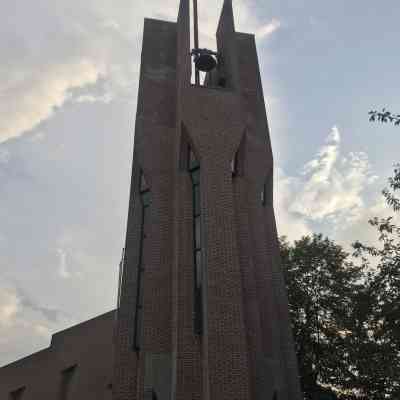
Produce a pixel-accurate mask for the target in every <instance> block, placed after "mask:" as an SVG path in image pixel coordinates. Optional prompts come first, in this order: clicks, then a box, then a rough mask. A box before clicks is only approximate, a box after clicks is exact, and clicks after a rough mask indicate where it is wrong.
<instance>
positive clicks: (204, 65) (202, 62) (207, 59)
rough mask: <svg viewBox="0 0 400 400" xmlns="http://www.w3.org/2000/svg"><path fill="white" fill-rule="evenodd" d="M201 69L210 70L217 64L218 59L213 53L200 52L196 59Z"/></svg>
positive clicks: (198, 67) (197, 66) (196, 63)
mask: <svg viewBox="0 0 400 400" xmlns="http://www.w3.org/2000/svg"><path fill="white" fill-rule="evenodd" d="M194 63H195V65H196V68H197V69H198V70H199V71H203V72H210V71H212V70H213V69H214V68H215V67H216V66H217V61H216V60H215V58H214V57H213V56H212V55H211V54H204V53H203V54H199V55H198V56H197V57H196V59H195V61H194Z"/></svg>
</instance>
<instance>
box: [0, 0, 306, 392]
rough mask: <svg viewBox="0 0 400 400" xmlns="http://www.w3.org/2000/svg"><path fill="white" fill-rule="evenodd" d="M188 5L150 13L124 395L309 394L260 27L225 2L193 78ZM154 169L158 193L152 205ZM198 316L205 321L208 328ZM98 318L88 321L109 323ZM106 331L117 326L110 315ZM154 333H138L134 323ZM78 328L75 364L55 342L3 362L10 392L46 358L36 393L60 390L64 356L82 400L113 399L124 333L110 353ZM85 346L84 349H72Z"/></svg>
mask: <svg viewBox="0 0 400 400" xmlns="http://www.w3.org/2000/svg"><path fill="white" fill-rule="evenodd" d="M189 5H190V4H189V0H181V2H180V8H179V15H178V20H177V23H171V22H165V21H159V20H154V19H146V20H145V24H144V34H143V49H142V57H141V72H140V82H139V94H138V106H137V115H136V127H135V145H134V151H133V153H134V154H133V165H132V180H131V194H130V202H129V210H128V224H127V233H126V243H125V255H124V261H123V273H122V279H121V288H120V303H119V309H118V313H117V319H116V324H115V346H114V349H113V350H114V351H113V353H114V360H115V362H114V375H113V400H147V399H154V398H157V400H188V399H190V400H272V399H273V398H274V393H275V394H276V395H277V399H278V400H300V399H301V395H300V389H299V381H298V373H297V365H296V358H295V354H294V347H293V340H292V336H291V330H290V323H289V314H288V304H287V296H286V289H285V284H284V281H283V276H282V272H281V267H280V260H279V248H278V241H277V233H276V228H275V217H274V211H273V206H272V187H273V185H272V176H273V158H272V151H271V144H270V138H269V129H268V122H267V116H266V112H265V104H264V98H263V92H262V86H261V78H260V72H259V65H258V58H257V52H256V45H255V39H254V35H250V34H244V33H237V32H236V31H235V28H234V21H233V11H232V4H231V1H229V0H226V1H225V2H224V6H223V10H222V14H221V18H220V22H219V25H218V29H217V45H218V52H219V55H220V58H219V61H220V63H219V66H218V69H216V70H214V71H213V72H212V74H210V75H208V76H207V79H206V82H207V84H206V85H205V86H193V85H191V83H190V75H191V60H190V57H189V53H190V41H189V38H190V21H189V8H190V7H189ZM218 85H219V86H218ZM221 85H222V86H221ZM189 148H190V149H191V150H192V151H193V153H194V154H195V156H196V158H197V160H198V161H199V163H200V183H199V187H200V209H201V212H200V216H201V217H200V218H201V230H200V237H201V249H202V263H201V272H202V273H201V275H202V279H201V282H202V284H201V286H200V289H199V290H198V292H197V294H198V293H200V295H201V296H200V297H201V305H202V307H201V308H202V311H201V315H200V314H199V311H198V310H199V308H196V307H195V304H198V301H197V302H195V301H194V300H195V296H194V294H195V290H194V289H195V283H196V277H195V257H194V237H193V236H194V233H193V232H194V217H193V215H194V212H193V207H194V199H193V187H192V181H191V176H190V173H189V171H188V168H187V157H188V151H189ZM232 159H236V169H235V173H234V174H232V171H231V161H232ZM142 175H143V176H144V177H145V180H146V183H147V185H148V189H149V193H148V194H149V195H150V199H151V200H150V204H149V205H148V206H147V207H146V208H144V206H143V203H142V202H143V190H142V189H141V187H140V177H141V176H142ZM262 193H264V199H262ZM144 210H145V212H144ZM196 296H197V295H196ZM198 298H199V296H197V297H196V299H198ZM196 313H197V314H196ZM141 314H142V315H143V318H139V316H140V315H141ZM195 317H196V318H197V319H196V320H199V319H200V320H202V327H203V328H202V332H201V333H199V332H198V331H196V329H195V324H194V321H195ZM102 318H103V317H100V319H99V320H98V321H102V320H103V319H102ZM93 321H94V322H89V323H88V324H89V325H88V326H90V327H91V328H90V329H89V330H88V332H89V331H90V332H92V329H93V328H92V326H95V325H96V326H97V324H99V323H100V322H95V321H97V319H95V320H93ZM106 325H107V324H106ZM83 326H85V324H83ZM74 329H77V330H76V332H78V331H79V332H81V330H80V329H78V328H74ZM104 329H106V331H107V332H109V329H111V322H109V324H108V325H107V328H106V327H104ZM82 332H83V331H82ZM141 332H142V333H143V339H142V340H141V341H140V343H138V342H137V341H135V333H136V337H137V335H138V333H141ZM103 333H104V332H101V333H100V334H99V339H98V340H103V339H101V338H103ZM108 334H109V333H108ZM73 336H74V338H75V339H74V341H72V342H71V351H70V352H68V351H67V350H68V349H69V348H70V347H69V345H66V344H65V343H64V344H60V345H58V344H57V343H56V342H57V340H60V339H57V338H62V336H60V334H58V335H56V336H55V339H54V340H53V342H54V343H53V347H55V348H59V349H61V350H59V352H60V354H61V353H62V354H64V355H65V356H67V355H68V357H70V358H68V362H64V363H62V364H60V365H59V364H57V362H58V361H57V362H56V361H55V360H56V359H57V360H58V358H57V357H56V358H54V354H55V353H54V352H53V350H51V349H52V348H50V350H46V351H45V352H43V353H38V354H37V355H34V356H32V359H26V360H21V361H20V364H18V365H20V367H18V368H17V369H14V370H13V369H12V368H13V367H11V369H7V368H10V367H7V368H6V370H3V371H2V370H0V379H1V377H2V376H4V371H6V374H8V375H7V376H8V377H12V379H13V381H12V384H11V385H10V384H7V386H3V387H2V386H0V388H1V390H3V392H7V391H8V392H9V391H12V390H17V389H19V388H20V387H22V386H24V385H25V384H26V382H32V378H31V377H29V376H30V375H29V373H30V372H29V371H30V368H33V366H34V367H35V368H36V369H37V370H39V371H40V374H41V375H43V376H44V377H45V378H43V380H41V379H42V378H39V379H38V382H39V383H38V386H37V387H38V389H37V390H38V392H37V393H38V394H39V393H40V394H42V393H51V395H50V397H46V396H44V397H43V396H42V397H40V396H38V397H36V398H43V399H47V398H54V399H58V398H57V397H54V393H56V392H55V390H56V387H57V383H53V381H52V382H51V383H49V380H47V372H48V371H49V369H48V368H49V366H50V365H51V366H54V365H57V368H58V373H59V372H60V371H61V370H63V369H65V368H70V367H71V366H74V365H75V364H77V367H75V368H74V369H73V371H72V372H71V374H72V375H70V382H71V383H70V384H68V385H70V386H71V390H78V389H76V388H77V387H79V392H78V391H76V392H73V393H74V395H72V392H71V395H70V396H71V397H70V398H71V399H76V400H81V399H82V400H83V399H85V400H86V399H91V398H96V399H103V398H104V399H107V398H110V397H105V396H110V391H109V392H107V393H106V394H104V393H103V392H104V387H103V386H104V385H103V382H102V380H105V379H106V378H105V376H106V375H104V374H105V371H107V373H108V372H109V370H110V368H111V358H110V356H109V354H111V340H110V339H109V340H108V342H107V343H108V346H109V347H107V349H105V350H104V354H103V353H102V352H101V351H100V350H99V349H98V348H97V347H95V344H93V346H94V347H93V346H92V341H91V340H89V339H88V337H86V336H84V335H82V334H81V335H73ZM107 337H109V336H107ZM56 339H57V340H56ZM104 339H106V337H105V336H104ZM96 340H97V339H96ZM106 341H107V340H106ZM106 341H105V342H106ZM61 342H62V340H61ZM66 342H67V341H66ZM105 342H104V343H105ZM94 343H97V342H96V341H95V342H94ZM56 344H57V345H56ZM89 344H90V345H89ZM57 346H58V347H57ZM78 351H80V353H79V354H80V356H79V359H78V358H77V356H76V357H73V356H72V355H73V354H78V353H76V352H78ZM57 354H58V353H57ZM86 363H88V364H87V365H93V374H92V375H90V374H89V375H88V372H87V370H86V369H83V368H84V367H85V366H86ZM85 368H86V367H85ZM81 369H82V371H86V372H85V374H86V375H83V372H82V375H80V371H81ZM7 371H8V372H7ZM9 371H11V372H9ZM96 371H97V372H96ZM99 371H103V372H101V374H102V375H101V374H100V372H99ZM2 374H3V375H2ZM13 374H14V375H15V376H14V375H13ZM75 374H76V376H75ZM99 374H100V375H99ZM17 375H18V376H17ZM78 376H79V378H78ZM83 376H85V378H83ZM107 377H108V375H107ZM85 379H86V381H85ZM78 381H79V382H80V383H79V384H78V383H77V382H78ZM94 382H96V384H97V385H98V386H95V384H94ZM46 384H48V385H49V386H46ZM92 384H93V386H92ZM32 385H33V383H32ZM51 385H53V386H51ZM54 385H55V386H54ZM58 385H59V383H58ZM74 385H78V386H76V387H75V386H74ZM101 385H103V386H101ZM50 387H51V388H52V389H50ZM100 387H102V389H99V388H100ZM1 390H0V395H1V394H2V391H1ZM84 390H86V391H87V392H86V394H85V392H84ZM100 390H103V392H101V393H100ZM91 391H93V393H98V394H97V397H96V396H95V397H93V396H94V394H93V393H92V392H91ZM96 391H98V392H96ZM8 392H7V393H8ZM25 393H26V395H27V396H32V395H31V394H29V395H28V389H26V391H25V392H24V393H23V396H24V397H23V399H25ZM52 395H53V397H51V396H52ZM47 396H49V395H47ZM102 396H103V397H102ZM26 398H29V399H31V398H33V397H26ZM68 398H69V397H68Z"/></svg>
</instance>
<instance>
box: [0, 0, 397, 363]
mask: <svg viewBox="0 0 400 400" xmlns="http://www.w3.org/2000/svg"><path fill="white" fill-rule="evenodd" d="M233 3H234V10H235V18H236V29H237V30H238V31H243V32H251V33H255V34H256V40H257V48H258V56H259V61H260V66H261V73H262V81H263V88H264V95H265V101H266V108H267V113H268V119H269V124H270V129H271V140H272V146H273V151H274V158H275V188H274V198H275V210H276V214H277V223H278V231H279V234H280V235H286V236H287V237H288V238H289V239H290V240H295V239H297V238H300V237H301V236H302V235H305V234H310V233H312V232H322V233H323V234H324V235H328V236H329V237H330V238H332V239H334V240H336V241H337V242H338V243H340V244H343V245H344V246H345V247H346V248H349V245H350V243H351V242H353V241H354V240H356V239H362V240H364V241H367V242H373V241H374V240H375V237H376V235H375V233H374V231H373V229H372V228H369V227H368V224H367V222H366V221H367V220H368V219H369V218H370V217H373V216H384V215H387V214H388V213H389V211H388V209H387V208H386V207H385V205H384V202H383V200H382V196H381V195H380V191H381V189H382V188H383V187H384V186H385V185H386V179H387V177H388V176H390V174H391V172H392V170H393V164H394V163H395V162H396V161H397V162H398V161H400V160H399V150H398V149H399V148H400V130H399V128H398V127H397V128H396V127H394V126H389V125H381V124H377V123H375V124H373V123H370V122H369V121H368V111H369V110H371V109H374V108H382V107H387V108H388V109H391V110H392V111H393V112H396V113H399V112H400V101H399V96H398V72H399V71H400V57H398V38H399V35H398V21H399V17H400V7H399V4H398V1H397V0H385V1H384V2H376V1H372V0H367V1H365V0H352V1H348V0H336V1H321V0H318V1H317V0H295V1H293V0H234V1H233ZM221 6H222V0H199V13H200V45H201V47H204V46H210V47H213V46H214V41H213V35H214V32H215V29H216V24H217V18H218V15H219V12H220V9H221ZM177 9H178V0H163V1H161V0H152V1H146V2H143V1H138V0H112V1H111V0H85V1H78V0H56V1H55V0H36V1H34V2H33V1H29V2H28V1H23V0H13V1H2V2H0V15H1V17H0V19H1V23H0V54H1V56H0V57H1V63H0V365H5V364H7V363H9V362H12V361H14V360H16V359H18V358H21V357H23V356H26V355H29V354H31V353H33V352H35V351H38V350H40V349H42V348H45V347H47V346H48V345H49V343H50V338H51V334H52V333H55V332H57V331H59V330H62V329H65V328H67V327H69V326H71V325H73V324H76V323H79V322H82V321H84V320H86V319H89V318H92V317H94V316H96V315H98V314H101V313H103V312H107V311H109V310H111V309H113V308H114V307H115V305H116V296H117V274H118V263H119V260H120V257H121V250H122V247H123V244H124V239H125V238H124V235H125V228H126V218H127V210H128V195H129V183H130V168H131V161H132V148H133V138H134V130H133V127H134V118H135V112H136V96H137V88H138V74H139V62H140V49H141V40H142V29H143V19H144V17H152V18H159V19H167V20H171V21H175V20H176V14H177Z"/></svg>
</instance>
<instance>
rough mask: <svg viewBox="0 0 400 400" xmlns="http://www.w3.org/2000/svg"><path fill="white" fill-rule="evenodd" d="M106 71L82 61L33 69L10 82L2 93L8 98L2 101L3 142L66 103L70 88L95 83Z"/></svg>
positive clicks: (48, 115)
mask: <svg viewBox="0 0 400 400" xmlns="http://www.w3.org/2000/svg"><path fill="white" fill-rule="evenodd" d="M102 73H104V69H103V68H102V67H101V66H99V65H95V64H94V63H92V62H91V61H87V60H82V61H77V62H75V63H72V64H64V65H52V66H49V67H47V68H46V69H44V70H40V71H31V72H30V73H29V74H27V76H26V77H25V78H24V79H21V80H18V81H16V82H13V83H12V84H10V85H9V86H8V87H7V88H6V89H5V90H3V91H2V93H1V97H2V98H4V99H7V101H1V102H0V143H1V142H2V141H5V140H8V139H11V138H14V137H17V136H20V135H21V134H23V133H24V132H26V131H29V130H31V129H33V128H34V127H35V126H37V125H38V124H39V123H40V122H42V121H44V120H46V119H47V118H49V117H50V116H51V115H52V114H53V112H54V109H55V108H56V107H61V106H62V105H63V104H64V102H65V101H66V99H67V98H68V92H69V90H71V89H73V88H77V87H81V86H84V85H88V84H93V83H95V82H96V81H97V79H98V78H99V77H100V76H101V74H102Z"/></svg>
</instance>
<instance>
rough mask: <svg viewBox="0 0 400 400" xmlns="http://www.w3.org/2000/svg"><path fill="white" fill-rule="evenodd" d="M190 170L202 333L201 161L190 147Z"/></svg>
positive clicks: (197, 307)
mask: <svg viewBox="0 0 400 400" xmlns="http://www.w3.org/2000/svg"><path fill="white" fill-rule="evenodd" d="M188 155H189V157H188V158H189V159H188V170H189V173H190V177H191V180H192V201H193V205H192V208H193V263H194V271H193V274H194V331H195V333H196V334H199V335H200V334H202V330H203V321H202V317H203V316H202V314H203V305H202V304H203V294H202V291H203V288H202V284H203V267H202V263H203V260H202V238H201V236H202V229H201V196H200V163H199V161H198V160H197V158H196V156H195V154H194V153H193V151H192V150H191V149H190V147H189V148H188Z"/></svg>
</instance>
